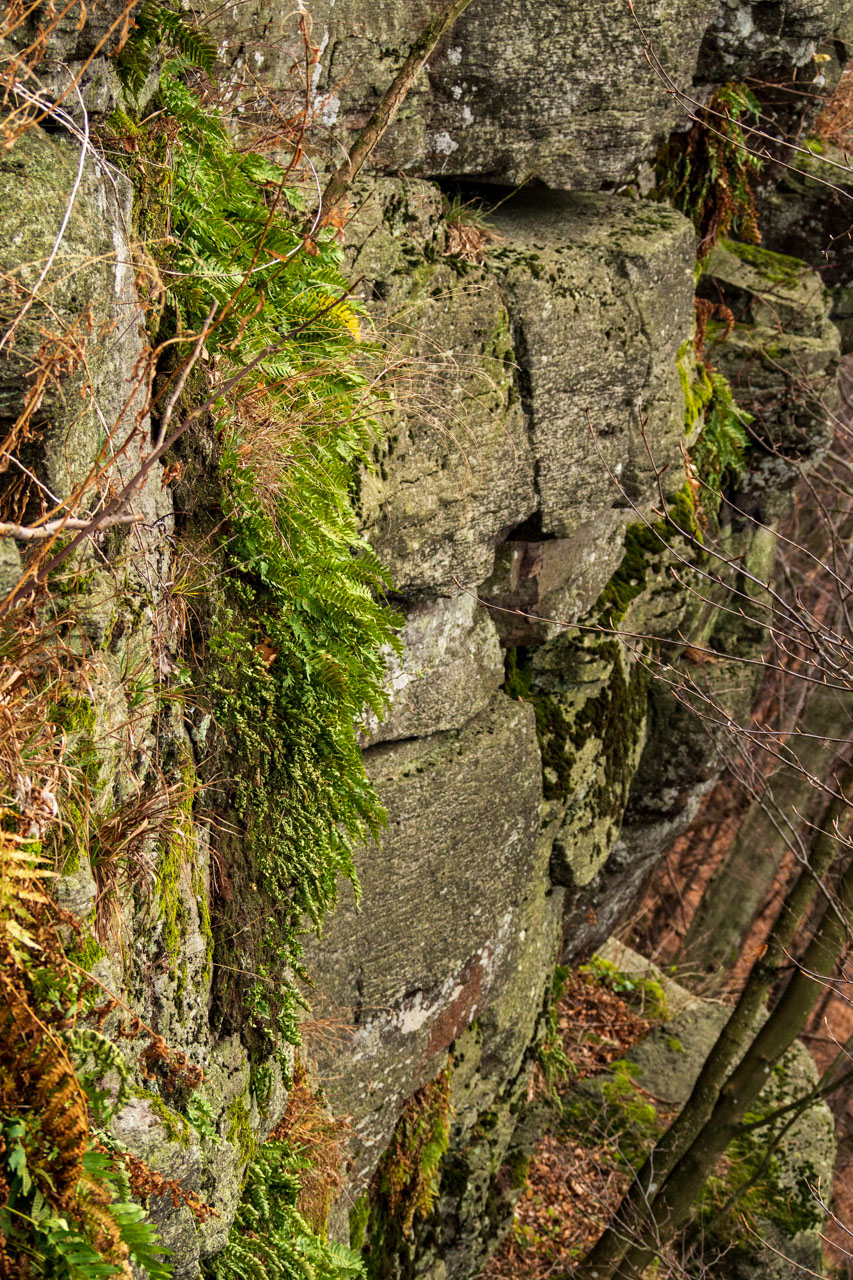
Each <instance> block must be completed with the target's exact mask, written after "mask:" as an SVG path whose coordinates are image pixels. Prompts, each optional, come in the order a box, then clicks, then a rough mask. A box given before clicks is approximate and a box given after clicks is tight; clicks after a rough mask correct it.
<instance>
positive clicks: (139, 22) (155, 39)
mask: <svg viewBox="0 0 853 1280" xmlns="http://www.w3.org/2000/svg"><path fill="white" fill-rule="evenodd" d="M134 19H135V23H136V29H135V30H134V31H133V32H132V34H131V36H130V38H129V39H128V40H126V41H125V43H124V46H123V48H122V49H121V51H120V53H119V54H118V56H117V58H116V66H117V69H118V74H119V78H120V79H121V81H122V84H123V85H124V87H125V89H126V90H127V91H128V93H130V95H131V96H132V97H133V98H137V97H138V96H139V94H140V92H141V90H142V88H143V87H144V85H145V82H146V80H147V79H148V77H149V75H150V74H151V71H152V69H153V66H154V60H155V57H156V55H157V53H158V51H159V50H160V49H166V50H169V51H171V52H174V53H179V54H181V56H182V57H183V58H185V59H186V61H187V62H188V63H190V64H191V65H192V66H194V67H198V68H200V69H201V70H202V71H206V72H208V74H209V73H210V72H212V71H213V66H214V63H215V62H216V45H215V43H214V42H213V40H212V39H211V38H210V36H209V35H208V34H207V33H206V32H205V31H202V30H200V28H198V27H196V26H194V25H193V24H192V23H189V22H187V20H186V18H184V17H182V15H181V14H180V13H178V12H176V10H174V9H172V8H170V7H169V5H168V4H165V3H162V0H142V4H141V5H140V6H139V9H138V10H137V11H136V13H135V14H134Z"/></svg>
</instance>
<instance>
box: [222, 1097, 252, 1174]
mask: <svg viewBox="0 0 853 1280" xmlns="http://www.w3.org/2000/svg"><path fill="white" fill-rule="evenodd" d="M225 1115H226V1117H227V1119H228V1135H227V1136H228V1141H229V1142H232V1143H233V1144H234V1146H235V1147H236V1148H237V1150H238V1151H239V1153H240V1159H241V1161H242V1162H243V1163H244V1164H248V1163H249V1161H250V1160H251V1159H252V1158H253V1157H254V1155H255V1152H256V1151H257V1149H258V1140H257V1138H256V1137H255V1134H254V1133H253V1132H252V1123H251V1117H250V1115H249V1108H248V1107H247V1105H246V1100H245V1098H242V1097H240V1098H235V1100H234V1101H233V1102H232V1103H231V1104H230V1105H229V1106H228V1107H227V1108H226V1110H225Z"/></svg>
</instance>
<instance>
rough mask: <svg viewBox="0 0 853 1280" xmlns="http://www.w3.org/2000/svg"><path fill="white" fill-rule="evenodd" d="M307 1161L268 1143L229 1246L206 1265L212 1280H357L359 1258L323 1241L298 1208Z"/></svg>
mask: <svg viewBox="0 0 853 1280" xmlns="http://www.w3.org/2000/svg"><path fill="white" fill-rule="evenodd" d="M304 1168H305V1162H304V1160H301V1159H300V1158H298V1157H296V1156H295V1155H294V1154H293V1152H292V1150H291V1149H290V1147H289V1146H288V1144H287V1143H284V1142H268V1143H266V1144H265V1145H264V1146H263V1147H261V1149H260V1151H259V1152H258V1154H257V1156H256V1157H255V1159H254V1160H253V1161H252V1163H251V1164H250V1165H249V1168H248V1170H247V1172H246V1185H245V1188H244V1190H243V1199H242V1202H241V1204H240V1208H239V1209H238V1210H237V1216H236V1218H235V1220H234V1226H233V1227H232V1229H231V1231H230V1233H229V1235H228V1242H227V1244H226V1246H225V1248H224V1249H223V1250H222V1252H221V1253H219V1254H217V1256H216V1258H214V1259H213V1260H212V1261H211V1262H208V1263H205V1264H203V1274H204V1275H205V1277H207V1278H208V1280H355V1278H357V1277H363V1276H364V1274H365V1273H364V1266H363V1264H362V1261H361V1259H360V1258H359V1256H358V1254H355V1253H353V1252H352V1250H351V1249H347V1248H346V1247H345V1246H344V1245H341V1244H336V1243H335V1242H333V1241H328V1240H322V1239H321V1238H320V1237H319V1236H318V1235H317V1233H316V1232H315V1231H313V1230H312V1229H311V1227H310V1226H309V1225H308V1223H307V1222H306V1221H305V1219H304V1218H303V1216H302V1214H301V1213H300V1212H299V1210H298V1209H297V1208H296V1200H297V1196H298V1194H299V1185H300V1174H301V1172H302V1171H303V1169H304Z"/></svg>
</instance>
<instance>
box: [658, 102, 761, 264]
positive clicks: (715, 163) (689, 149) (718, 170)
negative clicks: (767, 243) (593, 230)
mask: <svg viewBox="0 0 853 1280" xmlns="http://www.w3.org/2000/svg"><path fill="white" fill-rule="evenodd" d="M759 115H760V107H759V103H758V100H757V98H756V97H755V95H754V94H753V93H752V91H751V90H750V89H748V88H747V87H746V85H743V84H724V85H721V86H720V88H719V89H718V90H717V92H716V93H715V94H714V96H713V98H712V99H711V101H710V102H709V103H708V106H707V107H702V108H700V109H699V110H698V111H697V113H696V116H695V117H694V119H695V123H694V125H693V128H692V129H690V131H689V132H688V133H686V134H676V135H673V137H672V138H671V139H670V141H669V142H668V143H667V144H666V145H665V146H664V147H663V148H662V149H661V152H660V154H659V155H658V162H657V180H658V186H657V193H656V194H657V195H658V196H659V197H660V198H661V199H666V200H669V201H671V202H672V204H674V205H675V207H676V209H680V210H681V212H682V213H684V214H686V215H687V216H688V217H689V218H691V219H692V220H693V223H694V225H695V227H696V231H697V233H698V235H699V248H698V257H699V259H700V260H701V259H702V258H705V257H706V256H707V255H708V253H710V251H711V249H712V248H713V246H714V245H715V244H716V243H717V241H718V240H719V239H721V238H722V237H724V236H726V235H728V233H729V232H730V231H731V230H732V229H735V230H737V232H738V233H739V235H740V238H741V239H743V240H747V241H750V242H752V243H754V244H757V243H758V242H759V241H760V240H761V233H760V231H759V229H758V220H757V216H756V208H755V197H754V194H753V190H752V178H753V175H754V174H756V173H757V172H758V171H759V170H760V169H761V163H762V162H761V159H760V158H759V157H758V156H756V155H753V153H752V152H751V151H750V150H749V143H748V136H747V133H746V131H745V129H744V127H743V124H742V121H744V120H745V119H746V118H747V117H749V116H751V117H752V118H753V120H758V118H759Z"/></svg>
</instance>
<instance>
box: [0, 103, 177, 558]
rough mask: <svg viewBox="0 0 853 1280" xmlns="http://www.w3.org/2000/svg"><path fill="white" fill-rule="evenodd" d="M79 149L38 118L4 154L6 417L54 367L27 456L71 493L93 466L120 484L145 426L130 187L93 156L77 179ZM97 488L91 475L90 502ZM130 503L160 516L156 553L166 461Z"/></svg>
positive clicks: (0, 309)
mask: <svg viewBox="0 0 853 1280" xmlns="http://www.w3.org/2000/svg"><path fill="white" fill-rule="evenodd" d="M79 158H80V152H79V147H78V144H77V143H76V142H71V141H70V140H69V139H67V138H65V137H63V136H62V135H48V134H46V133H45V132H44V131H43V130H42V129H40V128H38V127H33V128H31V129H29V130H27V132H26V133H24V134H23V135H22V136H21V137H20V138H19V139H18V141H17V142H16V144H15V146H14V147H13V148H12V150H10V151H8V152H6V153H4V156H3V158H2V160H0V203H2V205H3V208H4V210H5V211H6V223H5V226H4V237H3V241H2V245H1V246H0V270H2V272H3V273H4V278H3V287H2V292H0V325H2V328H3V330H4V331H5V330H6V328H7V326H10V325H12V324H14V334H13V340H12V341H10V343H9V349H8V350H7V352H5V353H4V358H3V361H2V368H0V420H5V421H6V422H7V423H11V421H13V420H14V418H15V417H16V416H17V413H18V411H19V410H20V405H21V398H22V394H24V393H25V392H26V391H29V390H30V388H32V387H33V386H34V383H35V382H36V379H35V374H36V370H37V369H43V370H46V373H47V376H46V380H45V393H44V396H43V398H42V399H41V403H40V406H39V408H38V411H37V413H36V418H35V420H36V421H37V422H39V423H40V424H41V427H40V430H41V433H42V435H43V437H44V439H43V442H42V444H41V447H40V448H39V449H38V450H34V449H33V447H32V446H30V447H29V450H28V451H27V452H26V457H27V460H28V461H30V462H33V464H34V465H37V469H38V472H39V475H40V479H41V480H42V481H43V483H45V484H46V485H47V487H48V489H49V490H50V491H51V492H52V493H53V494H55V495H57V497H58V498H59V499H63V500H65V499H68V498H71V497H72V495H73V494H74V493H75V491H77V490H78V489H79V488H80V486H82V485H85V484H87V482H88V477H89V476H90V473H91V470H92V468H93V466H95V465H100V467H101V468H102V479H101V481H100V483H101V484H102V486H104V487H106V486H107V485H109V484H112V485H113V486H118V487H121V485H122V484H123V483H124V482H126V481H127V480H129V479H130V478H131V476H132V475H133V474H134V472H135V471H136V469H138V467H139V464H140V458H141V450H142V449H143V448H144V446H145V445H146V443H147V435H148V431H149V424H148V418H147V412H146V410H147V404H146V394H147V380H146V378H145V376H144V373H142V372H141V369H140V364H139V361H140V358H141V355H142V350H143V339H144V334H145V328H144V322H145V317H144V312H143V310H142V307H141V304H140V301H139V298H138V296H137V293H136V286H135V271H134V266H133V255H132V250H131V247H130V236H131V232H130V227H131V218H132V203H133V192H132V189H131V186H130V184H129V182H128V181H127V179H126V178H124V177H123V176H122V175H121V174H119V173H117V172H115V171H112V172H110V173H109V174H107V173H106V172H105V171H104V170H103V169H102V168H101V167H100V166H99V165H98V164H97V163H96V161H95V160H94V159H93V158H92V157H91V155H89V154H87V156H86V159H85V164H84V166H83V169H82V177H81V180H80V182H79V185H78V184H77V174H78V164H79ZM69 210H70V213H69V216H68V218H67V222H66V223H65V226H64V229H63V230H62V233H61V234H60V229H61V228H62V227H63V221H64V219H65V217H66V213H67V212H68V211H69ZM54 250H55V253H54ZM51 255H53V257H52V260H51ZM45 270H46V274H45V278H44V280H43V281H41V283H39V282H40V278H41V275H42V273H43V272H44V271H45ZM36 287H37V296H36V297H35V298H34V299H33V300H32V301H31V302H30V300H31V298H32V292H33V290H34V289H36ZM28 303H30V305H29V307H28V310H27V312H26V314H23V312H22V308H23V307H24V306H26V305H27V304H28ZM18 317H21V318H20V319H17V318H18ZM16 320H17V322H16ZM111 459H112V461H111ZM96 494H97V487H96V486H92V485H89V487H88V491H87V494H86V499H85V502H84V509H86V503H88V504H89V505H92V503H93V500H94V498H95V497H96ZM134 506H135V509H136V510H138V511H139V512H140V514H142V515H143V516H144V517H145V520H146V524H149V525H154V526H155V533H154V534H153V535H152V534H149V535H147V536H146V537H145V542H146V543H147V544H148V545H149V546H150V547H151V548H152V551H153V548H154V546H155V545H159V544H161V543H162V541H163V537H164V534H165V533H167V532H168V529H169V512H170V508H171V502H170V500H169V496H168V494H167V493H166V492H165V491H164V490H163V488H162V485H161V483H160V469H159V468H155V470H154V472H153V473H152V474H151V475H150V476H149V477H148V479H147V481H146V483H145V485H144V486H143V487H142V488H141V490H140V491H139V493H138V494H137V496H136V498H135V501H134ZM75 514H76V512H75ZM158 522H159V523H158ZM158 554H160V555H162V550H160V551H159V552H158ZM139 570H141V565H140V566H139V568H138V570H137V571H139Z"/></svg>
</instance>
